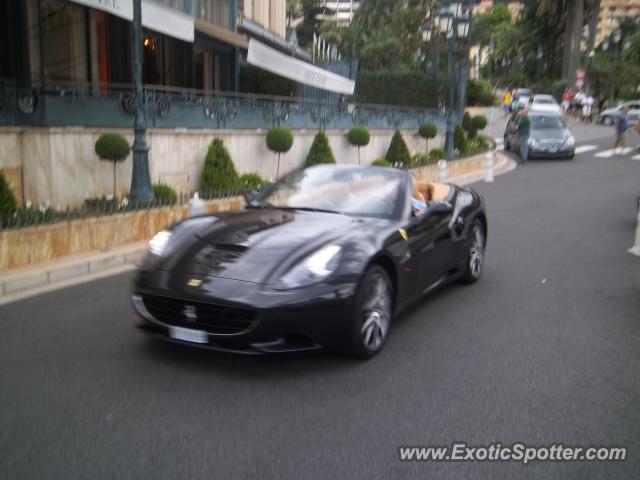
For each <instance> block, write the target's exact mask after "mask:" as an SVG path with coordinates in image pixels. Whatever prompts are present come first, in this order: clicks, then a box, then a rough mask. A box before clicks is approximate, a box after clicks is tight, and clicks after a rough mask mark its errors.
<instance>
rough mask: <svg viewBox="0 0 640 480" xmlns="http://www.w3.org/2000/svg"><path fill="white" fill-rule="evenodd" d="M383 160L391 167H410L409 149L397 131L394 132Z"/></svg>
mask: <svg viewBox="0 0 640 480" xmlns="http://www.w3.org/2000/svg"><path fill="white" fill-rule="evenodd" d="M384 158H385V159H386V160H387V161H388V162H389V163H391V164H392V165H399V166H402V167H410V166H411V154H410V153H409V148H408V147H407V144H406V143H405V141H404V138H402V134H401V133H400V132H399V131H397V130H396V132H395V133H394V134H393V137H392V138H391V144H390V145H389V150H387V154H386V155H385V157H384Z"/></svg>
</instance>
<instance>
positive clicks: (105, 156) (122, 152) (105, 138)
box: [95, 133, 131, 199]
mask: <svg viewBox="0 0 640 480" xmlns="http://www.w3.org/2000/svg"><path fill="white" fill-rule="evenodd" d="M130 150H131V147H130V146H129V143H128V142H127V139H126V138H124V137H123V136H122V135H120V134H119V133H105V134H103V135H101V136H100V138H98V140H97V141H96V145H95V152H96V155H98V158H100V160H106V161H109V162H113V198H114V199H115V198H116V165H117V164H118V162H122V161H124V160H125V159H126V158H127V156H128V155H129V151H130Z"/></svg>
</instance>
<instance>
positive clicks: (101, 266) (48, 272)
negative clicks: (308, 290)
mask: <svg viewBox="0 0 640 480" xmlns="http://www.w3.org/2000/svg"><path fill="white" fill-rule="evenodd" d="M516 165H517V164H516V162H515V161H514V160H512V159H511V158H509V157H508V156H506V155H504V154H502V153H501V152H496V155H495V159H494V175H496V176H498V175H502V174H505V173H507V172H510V171H511V170H513V169H514V168H516ZM485 174H486V172H485V170H484V169H482V170H478V171H477V172H473V173H469V174H466V175H462V176H459V177H452V178H449V179H448V180H447V181H448V182H450V183H455V184H458V185H469V184H471V183H476V182H480V181H482V180H483V179H484V178H485ZM146 250H147V242H136V243H131V244H128V245H123V246H120V247H115V248H111V249H109V250H108V251H98V252H91V253H87V254H82V255H72V256H69V257H64V258H61V259H57V260H52V261H49V262H44V263H38V264H34V265H30V266H28V267H23V268H16V269H13V270H8V271H6V272H4V273H0V305H4V304H7V303H11V302H15V301H18V300H22V299H25V298H29V297H32V296H35V295H40V294H41V293H46V292H51V291H54V290H57V289H60V288H65V287H69V286H72V285H77V284H79V283H85V282H90V281H92V280H97V279H99V278H103V277H108V276H111V275H117V274H120V273H124V272H128V271H132V270H135V269H136V268H137V266H138V265H139V263H140V262H141V261H142V258H143V256H144V254H145V253H146Z"/></svg>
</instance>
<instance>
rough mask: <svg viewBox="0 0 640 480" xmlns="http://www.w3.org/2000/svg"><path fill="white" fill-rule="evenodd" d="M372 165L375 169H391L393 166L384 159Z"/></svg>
mask: <svg viewBox="0 0 640 480" xmlns="http://www.w3.org/2000/svg"><path fill="white" fill-rule="evenodd" d="M371 165H373V166H374V167H390V166H391V164H390V163H389V162H388V161H387V160H385V159H384V158H380V159H378V160H376V161H375V162H373V163H372V164H371Z"/></svg>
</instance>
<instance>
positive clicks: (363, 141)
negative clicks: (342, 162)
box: [347, 125, 371, 165]
mask: <svg viewBox="0 0 640 480" xmlns="http://www.w3.org/2000/svg"><path fill="white" fill-rule="evenodd" d="M347 138H348V140H349V143H350V144H351V145H355V146H356V147H358V165H360V147H364V146H366V145H369V141H370V140H371V133H369V129H368V128H367V127H365V126H363V125H356V126H355V127H353V128H352V129H351V130H349V133H348V134H347Z"/></svg>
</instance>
